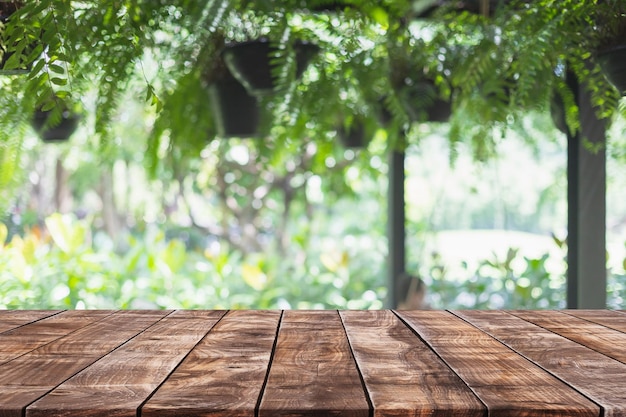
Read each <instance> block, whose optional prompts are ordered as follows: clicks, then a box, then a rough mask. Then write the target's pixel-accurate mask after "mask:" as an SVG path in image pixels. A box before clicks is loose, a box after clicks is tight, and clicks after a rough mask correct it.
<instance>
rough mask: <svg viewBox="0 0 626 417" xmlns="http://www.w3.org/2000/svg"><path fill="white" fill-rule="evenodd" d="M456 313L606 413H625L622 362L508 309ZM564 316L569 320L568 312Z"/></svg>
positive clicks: (607, 415) (624, 368) (607, 416)
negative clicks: (511, 312)
mask: <svg viewBox="0 0 626 417" xmlns="http://www.w3.org/2000/svg"><path fill="white" fill-rule="evenodd" d="M455 313H456V314H459V316H461V317H463V318H464V319H466V320H468V321H470V322H471V323H472V324H474V325H476V326H478V327H480V328H481V329H482V330H484V331H485V332H488V333H489V334H492V335H493V336H494V337H496V338H498V340H500V341H502V342H503V343H505V344H506V345H507V346H510V347H511V348H512V349H514V350H515V351H517V352H519V353H520V354H522V355H524V356H525V357H527V358H528V359H530V360H532V361H533V362H535V363H537V364H538V365H540V366H542V367H543V368H545V369H546V370H548V371H549V372H551V373H552V374H554V375H555V376H557V377H558V378H560V379H561V380H563V381H564V382H566V383H567V384H569V385H570V386H572V387H574V388H575V389H577V390H578V391H580V392H581V393H583V394H585V395H586V396H587V397H589V398H590V399H591V400H593V401H594V402H596V403H597V404H599V405H601V406H602V408H603V409H604V410H603V415H604V416H605V417H611V416H625V415H626V413H625V410H626V378H625V377H624V376H625V375H626V365H624V364H623V363H621V362H618V361H616V360H614V359H611V358H609V357H607V356H605V355H603V354H601V353H598V352H596V351H593V350H591V349H589V348H587V347H585V346H582V345H580V344H578V343H576V342H574V341H572V340H569V339H566V338H564V337H562V336H560V335H558V334H556V333H554V332H551V331H550V330H546V329H544V328H542V327H539V326H537V325H535V324H532V323H530V322H528V321H526V320H523V319H521V318H519V317H516V316H514V315H512V314H509V313H506V312H498V311H493V312H486V311H485V312H479V311H464V312H455ZM518 313H519V312H515V314H518ZM533 314H534V313H533ZM551 314H554V315H555V316H559V315H560V314H562V313H558V312H551ZM563 319H564V320H565V321H568V320H569V319H568V318H567V315H565V314H563ZM511 329H515V331H511Z"/></svg>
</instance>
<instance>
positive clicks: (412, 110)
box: [397, 80, 452, 123]
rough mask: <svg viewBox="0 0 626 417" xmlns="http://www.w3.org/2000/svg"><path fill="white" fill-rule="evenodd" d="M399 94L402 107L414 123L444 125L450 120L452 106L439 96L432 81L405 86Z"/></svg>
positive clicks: (399, 90)
mask: <svg viewBox="0 0 626 417" xmlns="http://www.w3.org/2000/svg"><path fill="white" fill-rule="evenodd" d="M397 93H398V98H399V99H400V103H401V104H402V107H403V108H404V110H405V112H406V114H407V116H408V117H409V120H410V121H412V122H422V123H423V122H440V123H442V122H447V121H448V120H449V119H450V115H451V114H452V105H451V104H450V102H449V101H447V100H444V99H442V98H441V97H440V96H439V94H438V91H437V87H436V86H435V84H434V83H433V82H432V81H430V80H422V81H418V82H416V83H414V84H410V85H409V84H405V85H404V86H403V87H402V88H400V89H398V91H397Z"/></svg>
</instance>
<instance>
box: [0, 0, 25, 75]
mask: <svg viewBox="0 0 626 417" xmlns="http://www.w3.org/2000/svg"><path fill="white" fill-rule="evenodd" d="M22 7H24V2H22V1H2V2H0V55H1V58H0V74H5V75H11V74H25V73H28V71H29V68H28V66H27V65H25V64H24V63H23V62H22V55H23V52H25V51H24V47H23V42H18V44H17V45H16V44H15V42H14V41H15V39H12V36H11V33H9V31H8V30H7V26H8V24H9V19H10V18H11V16H12V15H13V14H14V13H15V12H17V11H18V10H19V9H21V8H22ZM20 49H21V50H20Z"/></svg>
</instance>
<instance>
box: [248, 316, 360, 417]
mask: <svg viewBox="0 0 626 417" xmlns="http://www.w3.org/2000/svg"><path fill="white" fill-rule="evenodd" d="M368 414H369V404H368V400H367V397H366V395H365V392H364V387H363V386H362V383H361V380H360V376H359V372H358V370H357V368H356V364H355V362H354V358H353V357H352V353H351V351H350V346H349V344H348V341H347V338H346V334H345V331H344V329H343V325H342V322H341V319H340V317H339V314H338V312H337V311H285V312H284V314H283V318H282V321H281V325H280V330H279V333H278V340H277V344H276V350H275V353H274V358H273V361H272V364H271V368H270V372H269V376H268V380H267V386H266V388H265V392H264V394H263V397H262V400H261V404H260V409H259V416H260V417H265V416H291V417H296V416H338V415H341V416H346V417H348V416H350V417H352V416H354V417H357V416H359V417H361V416H362V417H367V416H368Z"/></svg>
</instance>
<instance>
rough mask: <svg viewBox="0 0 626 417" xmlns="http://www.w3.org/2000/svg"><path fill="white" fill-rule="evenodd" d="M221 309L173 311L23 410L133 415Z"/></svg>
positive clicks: (32, 416)
mask: <svg viewBox="0 0 626 417" xmlns="http://www.w3.org/2000/svg"><path fill="white" fill-rule="evenodd" d="M224 314H225V312H224V311H182V310H181V311H176V312H174V313H172V314H171V315H169V316H167V317H166V318H164V319H162V320H161V321H159V322H158V323H156V324H154V325H153V326H151V327H150V328H148V329H147V330H145V331H144V332H142V333H141V334H139V335H138V336H136V337H135V338H133V339H132V340H130V341H128V342H127V343H126V344H124V345H123V346H121V347H119V348H118V349H116V350H114V351H113V352H111V353H109V354H108V355H106V356H104V357H102V358H101V359H100V360H98V361H97V362H95V363H94V364H93V365H91V366H89V367H87V368H85V369H83V370H82V371H81V372H79V373H77V374H76V375H74V376H73V377H71V378H70V379H68V380H67V381H66V382H65V383H63V384H62V385H60V386H59V387H57V388H56V389H54V390H53V391H52V392H50V393H49V394H47V395H46V396H45V397H43V398H42V399H40V400H38V401H37V402H35V403H33V404H32V405H30V406H29V407H28V408H27V410H26V416H27V417H44V416H45V417H55V416H83V417H88V416H89V417H96V416H102V417H104V416H116V417H118V416H119V417H121V416H129V417H130V416H136V415H137V409H138V408H139V407H140V406H141V404H142V403H143V402H144V401H146V399H147V398H148V397H149V396H150V394H152V393H153V392H154V391H155V390H156V389H157V388H158V387H159V385H161V383H162V382H163V381H164V380H165V379H166V378H167V377H168V376H169V375H170V373H171V372H172V371H173V370H174V368H175V367H176V366H177V365H178V364H179V363H180V362H181V361H182V360H183V359H184V357H185V356H186V355H187V354H188V353H189V351H190V350H191V349H192V348H193V347H194V346H195V345H196V344H197V343H198V342H199V341H200V340H201V339H202V338H203V337H204V336H205V335H206V334H207V333H208V332H209V331H210V330H211V328H212V327H213V326H214V325H215V323H216V322H217V321H219V319H220V318H221V317H222V316H223V315H224Z"/></svg>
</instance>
